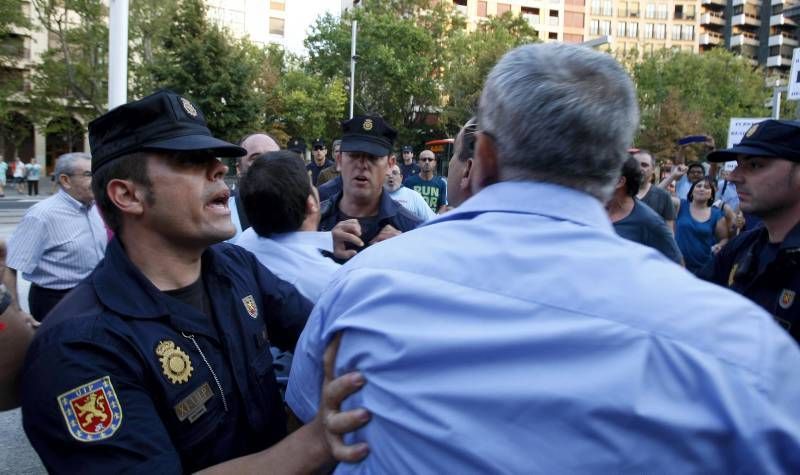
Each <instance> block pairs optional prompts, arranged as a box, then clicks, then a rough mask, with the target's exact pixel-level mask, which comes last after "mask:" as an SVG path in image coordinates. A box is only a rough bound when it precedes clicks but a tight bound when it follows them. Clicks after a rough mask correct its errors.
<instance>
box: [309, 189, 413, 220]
mask: <svg viewBox="0 0 800 475" xmlns="http://www.w3.org/2000/svg"><path fill="white" fill-rule="evenodd" d="M343 196H344V191H340V192H338V193H336V194H335V195H333V196H332V197H331V198H330V202H331V207H330V208H328V209H326V210H325V211H323V213H322V217H323V219H324V218H326V217H328V216H330V215H331V214H333V213H338V212H339V201H341V200H342V197H343ZM400 206H401V205H400V204H399V203H398V202H396V201H395V200H393V199H392V198H391V197H390V196H389V193H388V192H387V191H386V190H385V189H381V202H380V203H379V204H378V219H379V220H380V219H386V218H392V217H394V216H395V215H397V213H398V212H399V209H400Z"/></svg>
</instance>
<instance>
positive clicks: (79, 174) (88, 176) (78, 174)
mask: <svg viewBox="0 0 800 475" xmlns="http://www.w3.org/2000/svg"><path fill="white" fill-rule="evenodd" d="M69 176H85V177H86V178H91V177H92V172H88V171H87V172H81V173H70V174H69Z"/></svg>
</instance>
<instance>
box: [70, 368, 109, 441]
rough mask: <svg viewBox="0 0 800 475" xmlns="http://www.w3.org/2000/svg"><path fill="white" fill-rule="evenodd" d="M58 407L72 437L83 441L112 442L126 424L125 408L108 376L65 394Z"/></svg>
mask: <svg viewBox="0 0 800 475" xmlns="http://www.w3.org/2000/svg"><path fill="white" fill-rule="evenodd" d="M58 406H59V407H60V408H61V414H63V415H64V420H65V421H66V422H67V429H68V430H69V433H70V435H72V437H74V438H75V440H78V441H80V442H96V441H99V440H105V439H108V438H109V437H111V436H112V435H114V433H115V432H117V429H119V428H120V426H121V425H122V407H121V406H120V404H119V401H118V400H117V393H116V392H115V391H114V386H112V385H111V378H109V377H108V376H105V377H102V378H100V379H96V380H94V381H92V382H90V383H86V384H84V385H83V386H80V387H77V388H75V389H71V390H69V391H67V392H65V393H64V394H62V395H61V396H59V397H58Z"/></svg>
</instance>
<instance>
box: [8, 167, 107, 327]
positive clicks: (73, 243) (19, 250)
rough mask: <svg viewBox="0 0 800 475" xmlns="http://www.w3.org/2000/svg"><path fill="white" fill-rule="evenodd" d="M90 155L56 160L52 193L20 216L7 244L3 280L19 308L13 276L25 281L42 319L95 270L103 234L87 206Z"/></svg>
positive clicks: (94, 212)
mask: <svg viewBox="0 0 800 475" xmlns="http://www.w3.org/2000/svg"><path fill="white" fill-rule="evenodd" d="M91 166H92V164H91V160H90V156H89V155H88V154H85V153H80V152H77V153H68V154H65V155H62V156H60V157H59V158H58V160H57V161H56V168H55V177H56V180H57V182H58V188H59V189H58V191H57V192H56V194H54V195H53V196H51V197H49V198H47V199H45V200H43V201H40V202H39V203H37V204H35V205H34V206H33V207H32V208H31V209H29V210H28V212H27V213H25V216H24V217H23V218H22V221H21V222H20V223H19V224H18V225H17V227H16V228H15V229H14V233H13V234H12V235H11V238H9V240H8V271H7V272H6V273H5V275H4V278H3V281H4V283H5V285H6V287H7V288H8V290H9V292H11V295H12V298H13V300H14V304H13V305H15V306H16V308H17V309H19V308H20V302H19V298H18V295H17V273H18V272H22V277H23V278H25V279H26V280H28V281H30V282H31V288H30V292H29V293H28V305H29V309H30V312H31V315H33V317H34V318H35V319H36V320H38V321H40V322H41V321H42V319H44V317H45V316H46V315H47V314H48V312H50V310H51V309H52V308H53V307H55V306H56V304H57V303H58V302H59V301H60V300H61V299H62V298H63V297H64V296H65V295H66V294H67V292H69V291H70V290H72V288H73V287H75V286H76V285H78V282H80V281H81V280H83V279H84V278H85V277H86V276H87V275H89V273H90V272H91V271H92V270H93V269H94V268H95V266H96V265H97V263H98V262H100V259H102V258H103V254H104V252H105V248H106V242H107V241H108V235H107V234H106V230H105V227H104V226H103V221H102V219H101V218H100V215H99V213H98V212H97V208H96V207H95V206H93V204H94V195H93V194H92V168H91Z"/></svg>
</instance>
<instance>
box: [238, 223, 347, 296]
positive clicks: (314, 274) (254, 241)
mask: <svg viewBox="0 0 800 475" xmlns="http://www.w3.org/2000/svg"><path fill="white" fill-rule="evenodd" d="M233 243H234V244H236V245H238V246H241V247H243V248H245V249H247V250H248V251H250V252H252V253H253V254H255V256H256V257H257V258H258V260H259V261H260V262H261V264H263V265H264V267H266V268H267V269H269V270H270V271H271V272H272V273H273V274H275V275H277V276H278V277H280V278H281V279H283V280H285V281H286V282H289V283H290V284H292V285H294V286H295V287H296V288H297V290H298V291H299V292H300V293H301V294H303V296H304V297H305V298H307V299H308V300H310V301H312V302H316V301H317V300H318V299H319V296H320V295H321V294H322V291H323V290H324V289H325V287H326V286H327V285H328V282H329V281H330V279H331V276H332V275H333V273H334V272H336V270H338V269H339V264H337V263H335V262H334V261H333V260H331V259H329V258H327V257H325V256H323V255H322V254H321V252H320V251H329V252H332V251H333V238H332V237H331V233H330V232H313V231H309V232H306V231H298V232H294V233H283V234H273V235H272V236H270V237H268V238H265V237H260V236H259V235H258V234H256V232H255V230H254V229H253V228H248V229H245V230H244V231H243V232H242V233H241V234H240V235H239V236H238V237H237V238H235V240H234V241H233Z"/></svg>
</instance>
